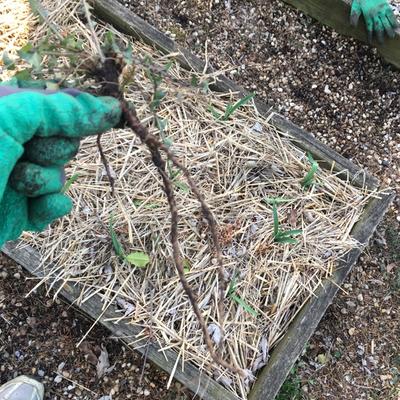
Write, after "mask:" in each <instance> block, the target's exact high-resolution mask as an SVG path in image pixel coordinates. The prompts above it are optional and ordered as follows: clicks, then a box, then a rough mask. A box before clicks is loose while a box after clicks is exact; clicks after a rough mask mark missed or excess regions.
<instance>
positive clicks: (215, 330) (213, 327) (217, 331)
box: [207, 324, 222, 346]
mask: <svg viewBox="0 0 400 400" xmlns="http://www.w3.org/2000/svg"><path fill="white" fill-rule="evenodd" d="M207 331H208V333H209V335H210V336H211V339H212V341H213V342H214V343H215V344H216V345H217V346H218V345H219V344H220V343H221V340H222V331H221V328H220V327H219V326H218V325H217V324H210V325H209V326H208V328H207Z"/></svg>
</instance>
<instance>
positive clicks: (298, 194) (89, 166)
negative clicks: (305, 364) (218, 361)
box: [25, 0, 376, 399]
mask: <svg viewBox="0 0 400 400" xmlns="http://www.w3.org/2000/svg"><path fill="white" fill-rule="evenodd" d="M47 3H48V4H45V6H46V7H47V8H48V10H49V21H51V23H52V24H53V27H57V29H59V31H60V32H68V34H75V35H77V36H79V38H81V39H82V40H83V41H84V43H85V52H86V56H87V58H90V57H93V56H95V55H96V43H95V41H94V40H93V38H92V35H91V33H90V31H89V29H88V28H87V27H86V26H85V24H84V23H82V22H81V20H80V18H79V17H80V15H81V13H82V10H81V7H80V3H79V2H78V1H76V0H68V1H62V2H61V1H48V2H47ZM96 29H97V31H98V32H97V34H98V36H99V38H100V39H102V38H103V36H104V32H105V29H107V30H113V29H112V27H110V26H106V27H104V26H101V25H100V24H98V25H97V26H96ZM46 31H47V28H46V27H45V26H41V27H38V30H37V32H36V39H37V38H40V37H41V36H43V35H44V34H45V33H46ZM115 34H116V35H117V36H118V37H119V38H120V39H121V40H123V41H125V42H128V40H129V39H128V38H127V37H124V36H122V35H120V34H118V33H117V32H115ZM132 45H133V48H134V54H135V55H136V57H138V58H144V56H146V55H148V56H151V57H152V59H153V60H154V62H155V63H156V64H158V65H165V64H166V63H168V61H170V60H173V58H174V55H169V56H162V55H160V54H159V53H158V52H157V51H155V50H153V49H151V48H149V47H146V46H145V45H143V44H141V43H139V42H133V43H132ZM64 67H68V65H67V64H64ZM60 68H62V66H60ZM70 72H71V71H70ZM73 73H74V71H72V72H71V74H73ZM169 74H170V75H171V76H172V78H173V79H168V80H167V81H164V83H163V85H162V87H163V90H165V92H166V93H167V96H166V97H165V99H164V100H163V102H162V104H161V107H160V111H159V116H160V117H162V118H163V119H165V120H166V121H167V127H166V129H165V132H164V135H165V137H166V138H168V141H169V142H170V143H172V144H171V149H172V151H173V152H174V153H175V155H176V156H177V157H178V158H179V159H180V160H181V162H182V163H184V165H185V166H186V167H187V168H188V169H189V170H190V172H191V174H192V176H193V179H194V180H195V182H196V183H197V184H198V186H199V187H200V188H201V190H202V192H203V194H204V195H205V199H206V201H207V203H208V204H209V206H210V207H211V209H212V211H213V213H214V215H215V216H216V218H217V221H218V226H219V234H220V240H221V242H222V245H223V254H224V262H225V269H226V272H227V274H228V277H229V279H230V280H231V281H233V280H235V282H236V284H235V292H234V295H235V296H236V297H235V296H233V295H232V293H231V294H230V295H227V297H226V300H225V304H224V306H225V316H226V319H225V321H221V320H220V316H219V315H218V305H217V300H218V285H219V283H218V268H217V265H216V263H215V259H214V254H213V252H212V250H211V252H210V246H209V235H208V232H207V229H206V225H205V223H204V220H203V218H202V215H201V212H200V209H199V204H198V202H197V201H196V200H195V198H194V196H192V194H191V193H190V192H188V191H187V190H186V189H187V187H186V186H185V184H184V180H183V178H182V177H181V176H177V177H176V178H175V185H176V189H177V202H178V207H179V211H180V215H181V218H180V221H179V231H180V236H179V238H180V246H181V252H182V254H183V257H184V258H185V260H186V266H187V275H186V276H187V279H188V281H189V283H190V285H191V287H192V288H193V291H194V293H195V294H196V296H197V298H198V302H199V304H200V307H201V310H202V312H203V315H204V318H205V319H206V321H207V324H208V325H209V327H210V332H212V334H213V338H214V340H215V341H216V342H218V326H219V325H220V324H223V326H224V329H225V334H226V336H225V341H224V343H223V345H222V350H223V351H222V356H223V358H224V359H226V360H228V361H229V362H230V363H232V364H233V365H236V366H238V367H240V368H242V369H246V370H248V373H247V376H246V378H243V377H241V376H239V375H235V374H234V373H232V372H230V371H227V370H224V369H223V368H222V367H220V366H217V365H215V364H214V363H213V362H212V361H211V358H210V356H209V354H208V352H207V349H206V347H205V345H204V340H203V337H202V334H201V331H200V330H199V324H198V321H197V319H196V317H195V315H194V313H193V311H192V308H191V306H190V304H189V301H188V299H187V296H186V295H185V293H184V291H183V289H182V287H181V284H180V282H179V279H178V277H177V274H176V271H175V268H174V265H173V259H172V248H171V245H170V227H169V222H170V214H169V208H168V203H167V201H166V199H165V195H164V192H163V189H162V187H161V184H160V178H159V176H158V174H157V171H156V169H155V167H154V166H153V165H152V163H151V160H150V155H149V153H148V152H147V150H146V149H145V147H144V146H143V145H141V144H140V143H139V141H138V139H137V138H136V136H135V134H134V133H133V132H132V131H130V130H128V129H119V130H114V131H112V132H110V133H107V134H105V135H104V136H103V138H102V143H103V147H104V150H105V152H106V154H107V156H108V159H109V163H110V165H111V166H112V169H113V173H114V174H115V177H116V186H115V197H112V196H111V195H110V189H109V184H108V181H107V177H106V174H105V171H104V167H103V166H102V164H101V160H100V156H99V154H98V151H97V148H96V139H95V138H89V139H87V140H85V141H84V142H83V144H82V148H81V151H80V153H79V156H78V157H77V159H76V160H74V162H73V163H71V165H70V166H69V167H68V169H67V175H68V176H72V175H74V174H79V179H78V180H77V181H76V182H75V183H74V184H73V185H72V186H71V188H70V190H69V195H70V196H71V197H72V198H73V201H74V212H73V213H72V214H71V215H69V216H67V217H66V218H64V219H62V220H61V221H59V222H57V223H56V224H54V225H52V227H51V228H50V229H48V230H47V231H46V232H45V233H43V234H41V235H29V234H27V235H26V236H25V242H26V243H27V244H29V245H33V246H34V247H36V248H37V249H39V251H40V252H41V254H42V264H43V266H45V267H46V268H47V271H48V275H47V277H46V278H45V279H44V280H43V282H47V283H48V282H51V281H52V280H54V279H55V280H56V281H63V282H65V281H69V282H76V283H80V284H81V285H82V292H81V296H80V301H82V302H84V301H86V300H87V299H89V298H90V297H92V296H93V295H94V294H99V295H100V297H101V299H102V301H103V304H104V306H103V309H106V308H107V307H110V306H111V307H113V308H114V307H117V308H118V309H119V310H120V317H119V318H117V319H116V320H115V322H118V321H121V320H124V322H128V323H131V324H135V325H137V326H139V327H142V331H141V334H140V336H138V337H137V338H132V345H133V346H135V343H137V342H138V341H139V339H140V338H142V337H143V336H145V337H146V336H147V337H151V340H153V341H155V342H156V343H158V344H159V346H160V347H161V349H168V348H173V349H175V350H176V351H177V353H179V355H180V361H182V364H181V363H179V365H178V364H177V365H176V367H177V368H184V365H183V364H184V362H192V363H194V364H196V365H197V366H199V367H200V368H201V369H202V370H203V371H205V372H206V373H208V374H210V375H213V376H214V377H215V378H216V379H217V380H218V381H220V382H221V383H222V384H224V385H225V386H226V387H227V388H228V389H229V390H231V391H232V392H234V393H236V394H237V395H238V396H239V397H240V398H243V399H244V398H246V396H247V393H248V391H249V388H250V386H251V383H252V381H253V374H255V373H256V372H257V370H258V369H259V368H261V367H262V366H263V365H265V364H266V363H267V362H268V352H269V350H270V349H271V348H272V347H273V346H274V345H275V344H276V343H277V341H279V339H280V338H282V336H283V335H284V334H285V331H286V329H287V327H288V325H289V324H290V322H291V321H292V319H293V318H294V316H295V315H296V313H297V312H298V311H299V310H300V308H301V307H302V305H303V304H304V303H305V302H306V301H307V299H309V298H310V296H313V295H314V293H315V290H316V289H317V288H318V287H319V286H320V285H321V282H322V281H323V280H324V279H327V278H328V279H329V277H330V276H331V274H332V271H333V269H334V267H335V265H337V262H338V260H340V259H341V258H342V257H343V256H344V255H345V254H346V252H348V251H349V250H350V249H351V248H354V247H355V246H357V243H356V242H355V241H354V240H353V239H352V238H351V236H350V231H351V229H352V227H353V226H354V224H355V222H357V220H358V219H359V217H360V215H361V213H362V211H363V208H364V206H365V204H366V203H367V201H368V200H369V198H370V197H371V196H376V193H369V192H367V191H366V190H362V189H357V188H354V187H353V186H352V185H351V184H350V183H349V182H348V181H343V180H341V179H339V178H338V177H337V176H336V175H335V174H334V173H331V172H329V171H322V170H319V171H318V172H317V174H316V185H314V186H313V187H311V188H310V189H308V190H304V189H303V188H302V186H301V184H300V182H301V180H302V178H303V177H304V176H305V175H306V173H307V171H308V170H309V169H310V164H309V161H308V160H307V157H306V155H305V154H304V152H302V151H301V150H299V149H298V148H296V147H295V146H293V145H292V144H291V143H290V142H289V139H288V138H287V137H286V136H285V135H284V134H281V133H278V132H277V131H276V129H275V128H274V127H273V126H271V125H270V124H269V122H268V121H267V120H265V119H264V118H263V117H262V116H260V115H259V114H258V113H257V110H256V109H255V107H254V106H253V105H252V104H251V103H249V104H247V105H246V106H244V107H242V108H241V109H239V110H238V111H236V113H235V114H234V115H233V117H231V118H230V119H229V120H228V121H221V120H217V119H216V118H215V117H214V116H213V115H212V113H211V112H210V106H212V107H213V108H214V109H215V110H218V111H220V112H221V113H223V112H224V111H225V109H226V107H227V105H228V104H229V103H232V102H234V101H235V99H236V97H235V96H234V94H221V93H220V94H216V93H210V92H207V93H204V92H203V91H202V90H201V89H198V88H193V87H190V86H188V85H185V86H183V85H181V84H179V82H180V81H181V82H182V81H184V82H190V78H191V74H190V73H188V72H187V71H185V70H183V69H182V68H180V67H179V65H177V64H174V65H173V66H172V68H171V69H170V70H169ZM198 79H199V80H201V81H203V82H204V81H205V80H206V79H208V80H210V79H212V77H210V76H198ZM152 91H153V85H152V83H151V82H150V81H149V80H148V78H147V77H146V74H145V70H144V68H143V67H140V66H136V68H135V72H134V77H133V81H132V83H130V84H129V85H128V86H127V87H126V98H127V100H128V101H129V102H131V103H132V104H134V105H135V107H136V110H137V113H138V115H139V116H140V118H141V119H142V122H143V123H144V124H145V125H147V126H149V127H150V129H151V131H152V132H153V133H155V134H156V135H158V134H159V133H158V132H157V130H156V129H155V128H154V124H153V115H152V113H151V112H150V110H149V100H150V99H151V94H152ZM277 197H278V198H284V199H287V201H285V202H282V203H280V204H278V214H279V221H280V225H281V226H280V228H281V229H282V230H289V229H301V230H302V234H301V235H300V236H298V237H297V238H298V243H297V244H294V245H288V244H279V243H275V242H274V238H273V213H272V206H271V204H268V202H265V201H263V199H268V198H277ZM111 217H112V218H113V220H114V226H115V231H116V232H117V234H118V236H119V239H120V241H121V242H122V245H123V247H124V249H125V251H126V252H131V251H141V252H146V253H147V254H148V255H149V256H150V258H151V263H150V264H149V265H148V266H147V267H146V268H142V269H138V268H134V267H132V266H131V265H128V264H127V263H122V262H121V261H120V260H119V258H118V257H117V256H116V255H115V254H114V251H113V248H112V244H111V241H110V235H109V221H110V218H111ZM238 297H239V298H240V299H241V300H240V301H238V300H237V298H238Z"/></svg>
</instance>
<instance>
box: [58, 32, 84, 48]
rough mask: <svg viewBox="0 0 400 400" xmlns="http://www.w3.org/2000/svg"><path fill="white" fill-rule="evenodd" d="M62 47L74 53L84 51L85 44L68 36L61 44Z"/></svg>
mask: <svg viewBox="0 0 400 400" xmlns="http://www.w3.org/2000/svg"><path fill="white" fill-rule="evenodd" d="M61 46H62V47H63V48H65V49H67V50H72V51H77V50H78V51H80V50H83V42H82V41H81V40H77V39H76V38H75V37H73V36H72V35H68V36H67V37H65V38H64V39H63V40H62V42H61Z"/></svg>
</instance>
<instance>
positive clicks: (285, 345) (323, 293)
mask: <svg viewBox="0 0 400 400" xmlns="http://www.w3.org/2000/svg"><path fill="white" fill-rule="evenodd" d="M95 9H96V10H97V12H98V13H99V15H102V16H103V18H104V20H109V21H112V22H113V24H114V26H116V27H117V28H118V29H121V30H123V31H125V32H126V33H128V34H134V35H135V36H139V37H141V38H142V39H143V38H144V39H145V41H146V42H147V43H149V44H151V45H155V46H156V47H157V48H159V49H160V48H161V49H162V50H163V51H165V52H166V53H171V52H174V51H177V50H180V49H177V48H176V46H175V44H174V43H173V42H172V41H171V40H170V39H168V38H166V37H165V36H164V35H162V34H161V33H160V32H157V31H156V30H154V29H153V28H152V27H150V26H149V25H147V24H146V23H145V22H144V21H141V20H140V19H139V18H137V17H136V16H135V15H133V14H132V13H130V12H128V11H127V10H125V9H124V8H123V7H121V6H120V5H119V4H118V3H117V2H114V1H97V2H95ZM176 58H178V59H180V60H181V61H183V62H184V64H185V65H186V66H188V64H189V65H190V67H191V68H192V69H194V70H197V71H203V69H204V63H202V62H201V61H200V60H199V59H197V58H196V57H193V56H191V55H190V53H189V52H187V51H185V52H184V57H181V56H179V55H178V56H177V57H176ZM188 60H189V62H188ZM215 89H218V90H222V91H226V90H227V89H230V90H233V91H235V92H242V93H243V91H242V90H241V89H240V88H238V87H237V86H236V85H234V84H233V83H232V82H231V81H229V80H227V79H225V78H220V79H218V80H217V82H216V84H215ZM258 109H259V111H260V112H261V113H262V114H264V118H263V120H264V121H268V123H270V124H271V125H272V126H274V127H276V128H277V129H278V131H281V132H282V134H283V136H284V137H285V136H287V135H289V136H290V138H291V140H292V141H293V142H294V143H295V144H296V145H298V146H299V147H301V148H302V149H303V150H307V151H309V152H310V153H312V154H313V155H314V157H315V158H316V159H318V160H320V161H323V162H324V165H325V166H326V167H327V170H328V171H329V170H334V171H338V172H341V173H340V175H341V176H342V177H344V178H346V179H347V178H348V179H349V182H352V184H353V185H354V187H360V186H365V187H367V188H368V189H369V190H375V189H376V188H377V187H378V182H377V181H376V180H375V179H374V178H373V177H371V176H370V175H368V174H367V173H366V172H365V171H361V170H359V169H358V168H357V167H356V166H355V165H354V164H352V163H350V162H349V161H348V160H346V159H344V158H343V157H340V156H339V155H338V154H337V153H335V152H334V151H332V150H330V149H329V148H327V147H326V146H324V145H322V144H321V143H319V142H317V141H315V140H314V139H313V138H312V137H311V136H310V135H309V134H307V133H306V132H304V131H302V130H301V129H299V128H298V127H296V126H294V125H292V124H291V123H289V122H288V121H285V119H284V118H282V117H281V116H279V115H277V114H275V113H273V111H272V110H271V108H270V107H266V106H263V105H261V104H259V105H258ZM260 118H261V117H260ZM375 197H376V196H375ZM391 197H392V196H391V195H390V194H381V195H380V198H374V199H372V200H371V201H370V202H369V204H368V206H367V207H366V208H365V210H364V212H363V215H362V216H361V218H360V219H359V221H358V223H357V224H356V225H355V227H354V228H353V230H352V236H353V238H354V239H355V240H357V241H358V242H359V243H361V246H360V247H357V248H354V249H353V250H351V251H350V252H349V253H347V255H346V257H345V259H344V260H343V261H342V262H340V264H339V265H338V266H337V268H336V271H335V272H334V273H333V275H332V276H331V277H329V278H328V279H327V280H326V281H325V282H324V285H323V286H322V287H321V288H320V289H319V290H318V291H317V292H316V297H311V299H310V300H309V301H308V302H307V303H306V305H305V306H304V307H303V308H302V310H301V312H300V313H299V314H298V315H297V317H296V318H295V319H294V320H293V321H292V323H291V324H290V327H289V329H288V330H287V333H286V334H285V336H284V338H283V339H282V340H281V341H280V342H279V344H278V345H277V346H275V348H274V350H273V351H272V353H271V358H270V359H269V361H268V363H267V365H266V367H265V368H264V369H263V370H262V372H261V373H260V374H259V376H258V379H257V381H256V384H255V385H254V387H253V389H252V391H251V393H250V395H249V398H254V399H258V398H266V399H273V398H274V396H275V394H276V393H277V391H278V390H279V387H280V386H281V384H282V382H283V380H284V379H285V376H286V374H287V373H288V371H289V369H290V367H291V366H292V364H293V363H294V361H295V360H296V358H297V357H298V355H299V354H300V352H301V351H302V349H303V347H304V345H305V344H306V342H307V340H308V338H309V337H310V336H311V335H312V333H313V331H314V329H315V327H316V326H317V324H318V322H319V320H320V318H321V317H322V315H323V314H324V312H325V310H326V308H327V306H328V305H329V304H330V302H331V301H332V299H333V297H334V295H335V294H336V292H337V290H338V288H339V286H340V284H341V283H342V282H343V280H344V278H345V276H346V275H347V273H348V272H349V270H350V269H351V266H352V265H353V264H354V262H355V261H356V259H357V257H358V255H359V254H360V252H361V248H362V247H363V246H364V245H366V244H367V242H368V239H369V237H370V236H371V235H372V233H373V231H374V229H375V227H376V225H377V224H378V222H379V220H380V219H381V218H382V216H383V214H384V212H385V211H386V209H387V207H388V204H389V203H390V200H391ZM5 251H6V253H7V254H9V255H11V256H12V257H13V258H14V259H16V260H17V261H18V262H20V263H21V264H22V265H24V266H25V267H26V268H27V269H28V270H30V271H31V272H33V273H34V274H35V275H37V276H39V277H41V278H42V277H45V276H46V277H47V282H48V283H50V284H51V286H53V283H54V282H53V281H52V279H49V275H48V267H49V265H45V266H44V268H42V267H41V265H42V264H41V263H40V258H39V257H38V254H37V253H36V252H34V251H33V250H32V249H28V248H24V246H23V245H22V247H20V246H17V245H7V246H6V248H5ZM71 282H73V279H72V280H71V281H70V282H66V280H64V281H63V280H61V281H60V280H57V281H56V283H54V286H53V288H55V289H57V292H59V293H61V294H63V295H65V296H66V297H67V298H68V299H69V300H70V301H72V302H74V303H76V304H77V305H78V306H79V307H80V308H81V309H82V310H84V311H85V312H86V313H88V314H89V315H90V316H91V317H92V318H94V319H95V320H97V319H98V320H99V321H100V322H101V323H103V324H104V325H105V326H107V327H108V328H109V329H110V330H111V331H112V332H113V333H114V334H115V335H116V336H118V337H121V339H122V340H124V341H125V342H126V343H128V344H129V343H132V337H137V336H138V335H139V334H140V332H141V329H140V328H138V327H135V326H133V325H129V324H125V323H119V324H115V323H114V321H115V320H116V319H117V320H118V319H121V318H120V314H119V313H115V312H114V310H110V309H108V310H106V311H105V312H104V313H103V304H102V301H103V300H104V299H103V296H102V294H100V295H98V294H94V295H92V296H91V297H90V298H88V299H87V300H86V301H84V302H82V301H81V300H82V287H80V286H79V285H76V286H75V285H72V283H71ZM145 344H147V340H146V338H143V340H140V341H135V345H134V347H135V348H138V349H139V351H142V352H147V353H148V356H149V358H150V359H151V360H152V361H153V362H155V363H156V364H157V365H159V366H161V367H162V368H163V369H165V370H166V371H168V372H171V371H173V372H174V377H175V378H176V379H178V380H180V381H181V382H182V383H183V384H185V385H186V386H187V387H189V388H190V389H191V390H192V391H194V392H195V393H197V394H198V395H199V396H201V397H203V398H209V399H215V398H227V399H229V398H236V396H235V395H234V394H232V392H230V391H228V390H226V389H225V388H224V387H223V386H222V385H220V384H218V383H216V382H215V381H214V380H213V379H211V378H210V377H209V376H208V375H207V374H202V373H200V371H199V370H198V369H197V368H196V367H194V366H192V365H191V363H186V364H185V368H184V370H183V369H182V368H177V366H178V360H179V356H178V355H177V353H176V352H174V351H172V350H169V349H167V350H165V349H164V350H163V352H159V349H160V346H158V345H155V344H154V343H150V345H149V347H148V348H146V346H145Z"/></svg>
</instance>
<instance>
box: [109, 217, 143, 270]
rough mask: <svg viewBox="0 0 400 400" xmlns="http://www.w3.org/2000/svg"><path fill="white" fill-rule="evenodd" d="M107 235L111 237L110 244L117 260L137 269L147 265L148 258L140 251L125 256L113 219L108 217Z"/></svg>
mask: <svg viewBox="0 0 400 400" xmlns="http://www.w3.org/2000/svg"><path fill="white" fill-rule="evenodd" d="M109 233H110V236H111V242H112V245H113V248H114V251H115V254H116V255H117V256H118V257H119V259H120V260H121V261H123V262H127V263H128V264H130V265H133V266H135V267H137V268H144V267H146V266H147V264H149V262H150V257H149V256H148V255H147V254H146V253H143V252H142V251H134V252H133V253H129V254H128V255H126V254H125V251H124V248H123V247H122V244H121V242H120V241H119V239H118V236H117V233H116V232H115V229H114V217H113V216H111V217H110V223H109Z"/></svg>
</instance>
